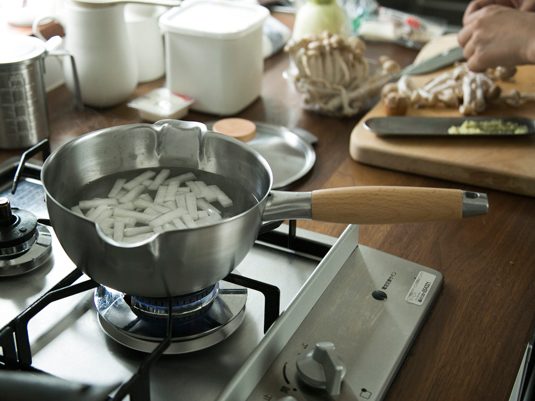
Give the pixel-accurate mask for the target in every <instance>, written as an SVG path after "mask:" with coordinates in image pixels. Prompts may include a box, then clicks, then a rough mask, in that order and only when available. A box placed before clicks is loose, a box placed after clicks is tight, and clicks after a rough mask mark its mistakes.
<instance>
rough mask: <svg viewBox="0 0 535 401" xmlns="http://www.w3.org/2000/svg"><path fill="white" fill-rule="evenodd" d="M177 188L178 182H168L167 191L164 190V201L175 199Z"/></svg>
mask: <svg viewBox="0 0 535 401" xmlns="http://www.w3.org/2000/svg"><path fill="white" fill-rule="evenodd" d="M177 188H178V183H177V182H176V181H173V182H170V183H169V185H168V186H167V191H165V198H164V201H165V202H167V201H172V200H175V196H176V190H177Z"/></svg>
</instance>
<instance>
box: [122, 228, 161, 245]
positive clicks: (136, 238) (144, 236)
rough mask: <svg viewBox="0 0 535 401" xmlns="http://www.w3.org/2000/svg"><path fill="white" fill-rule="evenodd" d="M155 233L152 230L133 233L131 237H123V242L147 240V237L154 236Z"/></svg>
mask: <svg viewBox="0 0 535 401" xmlns="http://www.w3.org/2000/svg"><path fill="white" fill-rule="evenodd" d="M153 235H154V233H153V232H152V230H151V232H150V233H145V234H139V235H133V236H131V237H124V238H123V242H128V243H134V242H141V241H145V240H146V239H148V238H150V237H152V236H153Z"/></svg>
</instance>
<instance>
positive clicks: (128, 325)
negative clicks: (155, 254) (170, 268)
mask: <svg viewBox="0 0 535 401" xmlns="http://www.w3.org/2000/svg"><path fill="white" fill-rule="evenodd" d="M217 292H218V294H217V296H216V298H215V299H214V300H213V302H212V303H211V304H210V305H208V306H207V307H206V310H205V313H203V314H202V319H195V320H192V319H190V318H189V316H187V317H183V318H182V319H185V320H180V318H175V320H174V322H173V338H172V342H171V345H170V346H169V347H168V348H167V349H166V350H165V354H184V353H189V352H193V351H199V350H201V349H205V348H208V347H211V346H213V345H215V344H217V343H219V342H221V341H223V340H225V339H226V338H227V337H228V336H230V335H231V334H232V333H234V331H235V330H236V329H237V328H238V327H239V325H240V323H241V322H242V321H243V318H244V313H245V304H246V301H247V289H245V288H242V287H239V286H235V285H231V284H227V283H225V282H222V283H221V288H220V289H219V291H217ZM95 306H96V308H97V312H98V321H99V323H100V325H101V327H102V328H103V329H104V331H105V332H106V334H108V335H109V336H110V337H111V338H113V339H114V340H116V341H118V342H119V343H121V344H123V345H125V346H127V347H129V348H132V349H135V350H138V351H142V352H151V351H152V350H153V349H154V348H156V347H157V346H158V344H159V343H161V342H162V341H163V340H164V338H165V335H166V322H167V320H166V316H164V317H160V318H156V319H155V318H148V319H147V318H142V317H140V316H139V315H138V314H136V313H134V312H133V310H132V308H131V307H130V305H129V304H128V303H127V302H126V301H125V300H124V294H122V293H120V292H118V291H114V290H112V289H105V288H104V287H100V288H99V289H97V291H96V292H95Z"/></svg>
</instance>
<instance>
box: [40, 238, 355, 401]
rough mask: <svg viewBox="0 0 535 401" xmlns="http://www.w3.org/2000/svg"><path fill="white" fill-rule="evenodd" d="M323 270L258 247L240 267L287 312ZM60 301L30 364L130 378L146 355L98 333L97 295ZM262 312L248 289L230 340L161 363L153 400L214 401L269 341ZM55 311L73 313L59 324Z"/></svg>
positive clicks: (103, 379) (80, 374)
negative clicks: (272, 290) (273, 290)
mask: <svg viewBox="0 0 535 401" xmlns="http://www.w3.org/2000/svg"><path fill="white" fill-rule="evenodd" d="M286 230H287V228H286ZM281 231H283V229H281ZM298 235H300V236H303V237H305V238H310V239H313V240H315V241H318V242H319V243H327V244H333V243H334V240H335V239H334V238H331V237H327V236H322V235H318V234H314V233H310V232H303V231H301V230H298ZM353 246H354V244H353ZM55 251H56V250H55ZM318 265H319V262H318V261H317V260H314V259H312V258H310V257H306V256H299V255H296V254H295V253H294V252H288V251H284V250H281V249H277V248H275V247H272V246H267V245H263V244H259V243H257V244H255V246H254V247H253V248H252V249H251V251H250V252H249V254H248V255H247V257H246V258H245V259H244V261H243V262H242V263H241V264H240V265H239V266H238V268H237V270H238V271H239V272H240V274H242V275H243V276H246V277H253V278H254V279H256V280H260V281H263V282H266V283H269V284H273V285H276V286H277V287H279V289H280V291H281V311H284V310H285V309H287V308H288V306H289V305H290V303H291V302H292V301H293V299H294V298H295V296H296V294H297V293H298V292H299V290H300V288H301V287H302V286H303V285H304V283H305V282H306V281H307V280H309V279H310V277H311V276H312V275H314V274H318V273H319V271H320V270H318V269H316V268H317V266H318ZM325 270H328V269H327V268H324V269H322V271H323V274H325ZM88 296H89V297H88ZM58 302H59V303H58V304H57V305H54V304H52V305H50V306H49V307H47V308H46V309H45V310H43V311H42V312H40V313H39V314H38V315H37V316H36V318H35V319H37V318H38V319H39V322H45V323H46V325H47V326H48V328H49V330H50V331H49V333H48V334H47V335H44V336H41V337H40V338H36V339H35V340H34V341H33V342H32V344H34V345H35V344H37V352H35V353H34V358H33V360H34V363H33V365H34V366H35V367H36V368H38V369H42V370H44V371H45V372H48V373H50V374H53V375H57V376H59V377H61V378H63V379H66V380H70V381H76V382H83V383H89V384H95V385H97V384H100V385H109V384H113V383H118V382H124V381H126V380H128V379H129V378H130V376H131V375H132V374H133V373H134V372H135V371H136V369H137V368H138V366H139V363H140V362H141V361H142V360H143V358H144V357H145V355H144V354H142V353H140V352H136V351H132V350H130V349H128V348H125V347H124V346H123V345H120V344H118V343H117V342H116V341H115V340H112V339H110V338H109V337H108V336H107V335H106V334H105V333H104V332H103V331H102V330H101V328H100V326H99V322H98V317H97V312H96V310H95V307H94V305H93V302H92V291H90V292H88V293H86V294H82V295H81V297H80V299H68V300H63V301H58ZM263 307H264V298H263V296H262V295H261V294H260V293H258V292H256V291H252V290H249V291H248V297H247V303H246V307H245V312H244V317H243V322H242V324H241V325H240V326H239V327H238V328H237V330H236V331H235V332H234V333H233V334H232V335H230V336H229V337H228V338H227V339H225V340H224V341H222V342H220V343H218V344H216V345H214V346H213V347H210V348H208V349H204V350H200V351H196V352H193V353H190V354H183V355H169V356H165V357H163V358H161V359H159V360H158V361H157V362H156V364H155V366H154V370H152V374H151V400H152V401H160V400H161V401H164V400H165V401H169V400H204V401H209V400H215V399H216V398H217V396H218V394H219V393H220V392H221V391H222V390H223V388H224V387H225V385H226V384H227V383H228V382H229V381H230V380H231V378H232V377H233V375H234V374H235V373H236V371H237V370H238V369H239V368H240V366H241V365H242V364H243V362H244V361H245V360H246V359H247V357H248V356H249V355H250V354H251V353H252V352H253V350H254V349H255V348H256V347H257V346H258V344H259V343H260V342H261V340H262V338H263V337H264V333H263V323H264V322H263V320H264V318H263ZM58 311H61V312H62V313H67V312H68V314H69V315H68V316H67V318H65V319H63V320H62V321H61V322H60V323H59V324H57V325H54V324H53V323H52V321H55V314H56V313H58ZM39 322H36V323H39ZM31 324H33V322H31ZM57 327H61V330H58V329H57Z"/></svg>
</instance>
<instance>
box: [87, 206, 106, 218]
mask: <svg viewBox="0 0 535 401" xmlns="http://www.w3.org/2000/svg"><path fill="white" fill-rule="evenodd" d="M107 208H108V206H107V205H100V206H97V207H96V208H94V209H91V210H90V211H89V212H87V215H86V217H87V218H88V219H89V220H96V219H98V217H99V216H100V215H101V214H102V212H103V211H104V210H106V209H107Z"/></svg>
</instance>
